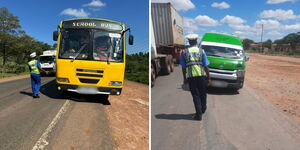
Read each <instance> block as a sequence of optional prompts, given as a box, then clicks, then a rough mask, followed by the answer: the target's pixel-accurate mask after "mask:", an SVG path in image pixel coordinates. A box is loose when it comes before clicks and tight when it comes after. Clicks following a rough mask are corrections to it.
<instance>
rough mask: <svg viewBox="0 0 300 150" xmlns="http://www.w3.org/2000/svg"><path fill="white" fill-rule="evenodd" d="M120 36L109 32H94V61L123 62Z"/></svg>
mask: <svg viewBox="0 0 300 150" xmlns="http://www.w3.org/2000/svg"><path fill="white" fill-rule="evenodd" d="M121 44H122V42H121V34H119V33H109V32H103V31H101V32H100V31H99V32H95V33H94V44H93V45H94V46H93V47H94V49H93V57H94V60H100V61H106V60H108V59H109V60H110V61H117V62H121V61H123V50H122V45H121Z"/></svg>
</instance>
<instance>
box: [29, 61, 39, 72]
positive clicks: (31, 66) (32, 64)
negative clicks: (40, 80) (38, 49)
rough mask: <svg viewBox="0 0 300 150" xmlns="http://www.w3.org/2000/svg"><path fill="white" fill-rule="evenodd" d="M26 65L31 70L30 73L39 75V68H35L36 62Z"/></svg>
mask: <svg viewBox="0 0 300 150" xmlns="http://www.w3.org/2000/svg"><path fill="white" fill-rule="evenodd" d="M28 65H29V67H30V69H31V72H30V73H35V74H40V71H39V68H38V67H37V60H32V61H30V62H29V63H28Z"/></svg>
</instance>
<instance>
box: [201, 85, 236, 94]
mask: <svg viewBox="0 0 300 150" xmlns="http://www.w3.org/2000/svg"><path fill="white" fill-rule="evenodd" d="M206 92H207V94H211V95H237V94H240V93H239V91H237V90H235V89H230V88H212V87H208V88H207V90H206Z"/></svg>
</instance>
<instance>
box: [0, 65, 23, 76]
mask: <svg viewBox="0 0 300 150" xmlns="http://www.w3.org/2000/svg"><path fill="white" fill-rule="evenodd" d="M0 67H1V68H4V73H13V74H20V73H23V72H28V71H29V68H28V66H27V64H16V63H13V62H9V63H7V64H5V66H3V65H0ZM0 71H1V72H2V71H3V70H0Z"/></svg>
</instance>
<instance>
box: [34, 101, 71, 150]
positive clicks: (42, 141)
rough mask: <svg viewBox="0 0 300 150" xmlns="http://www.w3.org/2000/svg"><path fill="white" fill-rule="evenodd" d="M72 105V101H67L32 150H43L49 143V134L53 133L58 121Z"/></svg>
mask: <svg viewBox="0 0 300 150" xmlns="http://www.w3.org/2000/svg"><path fill="white" fill-rule="evenodd" d="M69 104H70V101H69V100H67V101H66V102H65V103H64V105H63V106H62V107H61V108H60V110H59V111H58V113H57V114H56V116H55V117H54V118H53V120H52V122H51V123H50V124H49V126H48V127H47V129H46V130H45V131H44V133H43V134H42V136H41V137H40V139H39V140H38V141H37V142H36V143H35V145H34V146H33V148H32V150H43V149H44V148H45V147H46V146H47V145H48V144H49V142H48V141H47V138H48V135H49V133H50V132H51V131H52V129H53V128H54V127H55V125H56V123H57V122H58V120H59V119H60V118H61V116H62V115H63V114H64V113H65V112H66V111H67V108H68V106H69Z"/></svg>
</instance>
